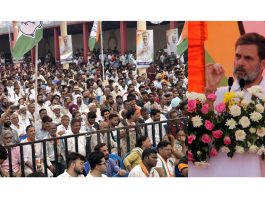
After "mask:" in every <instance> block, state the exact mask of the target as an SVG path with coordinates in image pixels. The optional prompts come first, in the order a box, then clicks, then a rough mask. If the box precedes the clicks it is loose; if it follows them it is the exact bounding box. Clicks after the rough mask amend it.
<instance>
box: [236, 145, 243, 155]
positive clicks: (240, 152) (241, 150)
mask: <svg viewBox="0 0 265 198" xmlns="http://www.w3.org/2000/svg"><path fill="white" fill-rule="evenodd" d="M235 149H236V153H239V154H242V153H244V148H243V147H242V146H236V148H235Z"/></svg>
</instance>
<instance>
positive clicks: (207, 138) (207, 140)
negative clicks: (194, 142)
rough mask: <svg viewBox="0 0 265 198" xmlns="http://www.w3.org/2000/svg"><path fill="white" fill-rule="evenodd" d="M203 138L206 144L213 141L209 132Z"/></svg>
mask: <svg viewBox="0 0 265 198" xmlns="http://www.w3.org/2000/svg"><path fill="white" fill-rule="evenodd" d="M201 140H202V142H203V143H205V144H208V143H210V142H211V141H212V139H211V137H210V136H209V135H208V134H203V135H202V138H201Z"/></svg>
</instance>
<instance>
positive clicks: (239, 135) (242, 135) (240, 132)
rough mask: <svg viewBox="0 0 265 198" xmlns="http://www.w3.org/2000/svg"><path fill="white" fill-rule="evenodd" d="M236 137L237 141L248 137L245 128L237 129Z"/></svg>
mask: <svg viewBox="0 0 265 198" xmlns="http://www.w3.org/2000/svg"><path fill="white" fill-rule="evenodd" d="M235 137H236V140H237V141H244V140H245V139H246V133H245V131H243V130H237V131H236V132H235Z"/></svg>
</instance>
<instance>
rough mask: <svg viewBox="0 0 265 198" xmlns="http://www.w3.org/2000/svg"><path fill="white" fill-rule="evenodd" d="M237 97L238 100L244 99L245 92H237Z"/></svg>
mask: <svg viewBox="0 0 265 198" xmlns="http://www.w3.org/2000/svg"><path fill="white" fill-rule="evenodd" d="M235 96H236V98H244V92H243V91H239V92H235Z"/></svg>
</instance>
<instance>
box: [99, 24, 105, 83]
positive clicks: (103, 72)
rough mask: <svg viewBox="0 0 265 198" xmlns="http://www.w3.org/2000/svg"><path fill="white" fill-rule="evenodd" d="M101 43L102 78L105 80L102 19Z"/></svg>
mask: <svg viewBox="0 0 265 198" xmlns="http://www.w3.org/2000/svg"><path fill="white" fill-rule="evenodd" d="M100 45H101V65H102V80H103V83H104V81H105V71H104V70H105V66H104V53H103V35H102V21H100Z"/></svg>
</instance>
